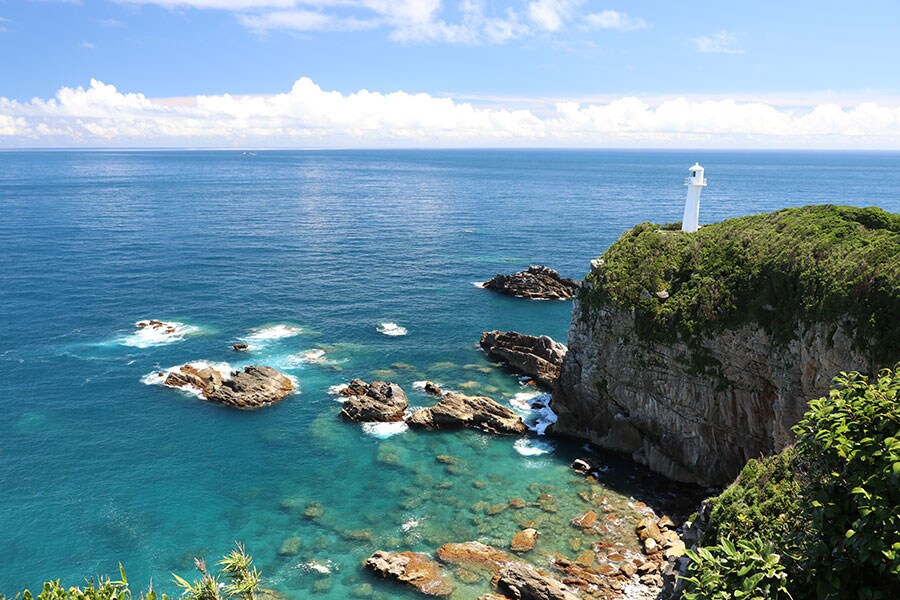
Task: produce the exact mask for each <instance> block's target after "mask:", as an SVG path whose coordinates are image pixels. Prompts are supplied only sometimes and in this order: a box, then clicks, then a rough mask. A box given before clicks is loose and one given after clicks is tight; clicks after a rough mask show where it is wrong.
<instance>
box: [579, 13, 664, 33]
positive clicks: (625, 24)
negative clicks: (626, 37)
mask: <svg viewBox="0 0 900 600" xmlns="http://www.w3.org/2000/svg"><path fill="white" fill-rule="evenodd" d="M584 20H585V22H586V23H587V24H588V26H590V27H595V28H597V29H617V30H618V31H637V30H638V29H646V28H647V27H650V24H649V23H647V21H645V20H644V19H642V18H640V17H632V16H631V15H629V14H627V13H623V12H619V11H615V10H604V11H600V12H597V13H591V14H589V15H585V17H584Z"/></svg>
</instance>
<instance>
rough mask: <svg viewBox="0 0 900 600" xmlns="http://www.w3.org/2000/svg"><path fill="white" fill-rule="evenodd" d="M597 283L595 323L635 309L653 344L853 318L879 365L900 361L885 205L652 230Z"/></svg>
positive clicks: (627, 244)
mask: <svg viewBox="0 0 900 600" xmlns="http://www.w3.org/2000/svg"><path fill="white" fill-rule="evenodd" d="M587 281H588V282H589V283H591V284H593V285H591V286H588V287H583V288H582V290H581V291H580V292H579V300H580V301H581V306H582V310H583V311H585V314H583V316H584V317H585V318H588V317H589V314H590V311H592V310H594V309H596V308H600V307H603V306H605V305H607V304H609V303H614V304H615V305H617V306H620V307H622V308H625V309H627V310H634V311H635V316H636V320H637V325H638V332H639V333H640V334H641V335H642V336H646V337H649V338H652V339H660V338H663V339H670V340H673V339H684V340H686V341H690V340H691V338H692V337H693V336H695V335H697V334H703V333H707V332H710V331H716V330H718V329H721V328H734V327H739V326H741V325H743V324H745V323H747V322H751V321H752V322H754V323H758V324H759V325H761V326H762V327H764V328H765V329H766V330H767V331H768V333H769V334H770V336H771V337H772V338H773V339H775V340H776V341H782V342H784V341H787V340H789V339H791V338H793V337H794V332H795V329H796V327H797V325H798V323H800V322H813V321H824V322H827V323H834V324H837V323H838V322H840V321H843V320H845V319H849V320H850V321H851V326H850V329H851V330H852V331H854V332H855V339H854V342H855V343H856V345H857V346H858V347H859V348H860V349H861V350H863V351H865V352H867V353H868V354H869V356H870V358H871V359H872V361H873V363H874V364H879V365H890V364H893V361H896V360H897V358H898V357H900V319H898V318H897V315H900V215H895V214H891V213H888V212H885V211H884V210H881V209H880V208H854V207H849V206H831V205H821V206H806V207H803V208H789V209H784V210H779V211H776V212H773V213H768V214H760V215H751V216H747V217H741V218H737V219H729V220H726V221H723V222H721V223H715V224H712V225H706V226H704V227H702V228H701V229H700V230H699V231H697V232H696V233H683V232H681V231H675V230H672V229H666V228H661V227H660V226H659V225H656V224H652V223H642V224H640V225H637V226H635V227H634V228H632V229H631V230H629V231H627V232H625V233H624V234H623V235H622V237H620V238H619V240H618V241H617V242H615V243H614V244H613V245H612V246H611V247H610V248H609V250H607V252H606V253H605V254H604V255H603V264H601V265H599V266H598V267H597V268H595V269H594V270H593V271H592V272H591V273H590V274H589V275H588V277H587ZM661 291H666V292H667V293H668V297H667V298H666V299H665V300H664V301H663V300H660V298H658V297H657V295H656V293H657V292H661Z"/></svg>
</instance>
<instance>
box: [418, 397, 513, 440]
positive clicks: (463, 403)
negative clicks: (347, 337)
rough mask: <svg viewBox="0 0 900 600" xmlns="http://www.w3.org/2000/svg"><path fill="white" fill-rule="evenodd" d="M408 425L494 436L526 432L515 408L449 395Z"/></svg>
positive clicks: (479, 399)
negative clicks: (480, 432)
mask: <svg viewBox="0 0 900 600" xmlns="http://www.w3.org/2000/svg"><path fill="white" fill-rule="evenodd" d="M406 422H407V423H408V424H409V425H410V427H424V428H426V429H459V428H463V427H470V428H474V429H481V430H483V431H487V432H490V433H504V434H517V433H524V432H525V431H526V429H527V428H526V427H525V423H523V422H522V418H521V417H520V416H519V415H518V414H516V413H515V412H514V411H513V410H512V409H509V408H506V407H505V406H501V405H500V404H497V403H496V402H494V401H493V400H491V399H490V398H487V397H485V396H466V395H464V394H457V393H455V392H449V393H447V394H444V396H443V397H442V398H441V400H440V402H438V403H437V404H436V405H434V406H433V407H431V408H423V409H421V410H417V411H416V412H414V413H413V414H412V415H410V416H409V417H408V418H407V420H406Z"/></svg>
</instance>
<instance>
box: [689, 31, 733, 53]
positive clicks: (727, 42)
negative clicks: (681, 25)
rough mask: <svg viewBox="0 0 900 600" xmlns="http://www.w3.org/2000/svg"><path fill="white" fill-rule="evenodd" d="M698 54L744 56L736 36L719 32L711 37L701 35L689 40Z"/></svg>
mask: <svg viewBox="0 0 900 600" xmlns="http://www.w3.org/2000/svg"><path fill="white" fill-rule="evenodd" d="M691 41H692V42H694V46H696V47H697V50H699V51H700V52H712V53H716V54H744V50H743V49H742V48H741V44H740V40H739V39H738V36H737V34H734V33H731V32H729V31H724V30H723V31H720V32H719V33H714V34H712V35H701V36H700V37H697V38H694V39H693V40H691Z"/></svg>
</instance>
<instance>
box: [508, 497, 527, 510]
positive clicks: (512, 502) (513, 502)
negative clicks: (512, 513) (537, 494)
mask: <svg viewBox="0 0 900 600" xmlns="http://www.w3.org/2000/svg"><path fill="white" fill-rule="evenodd" d="M509 507H510V508H515V509H516V510H520V509H523V508H525V501H524V500H522V499H521V498H510V499H509Z"/></svg>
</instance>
